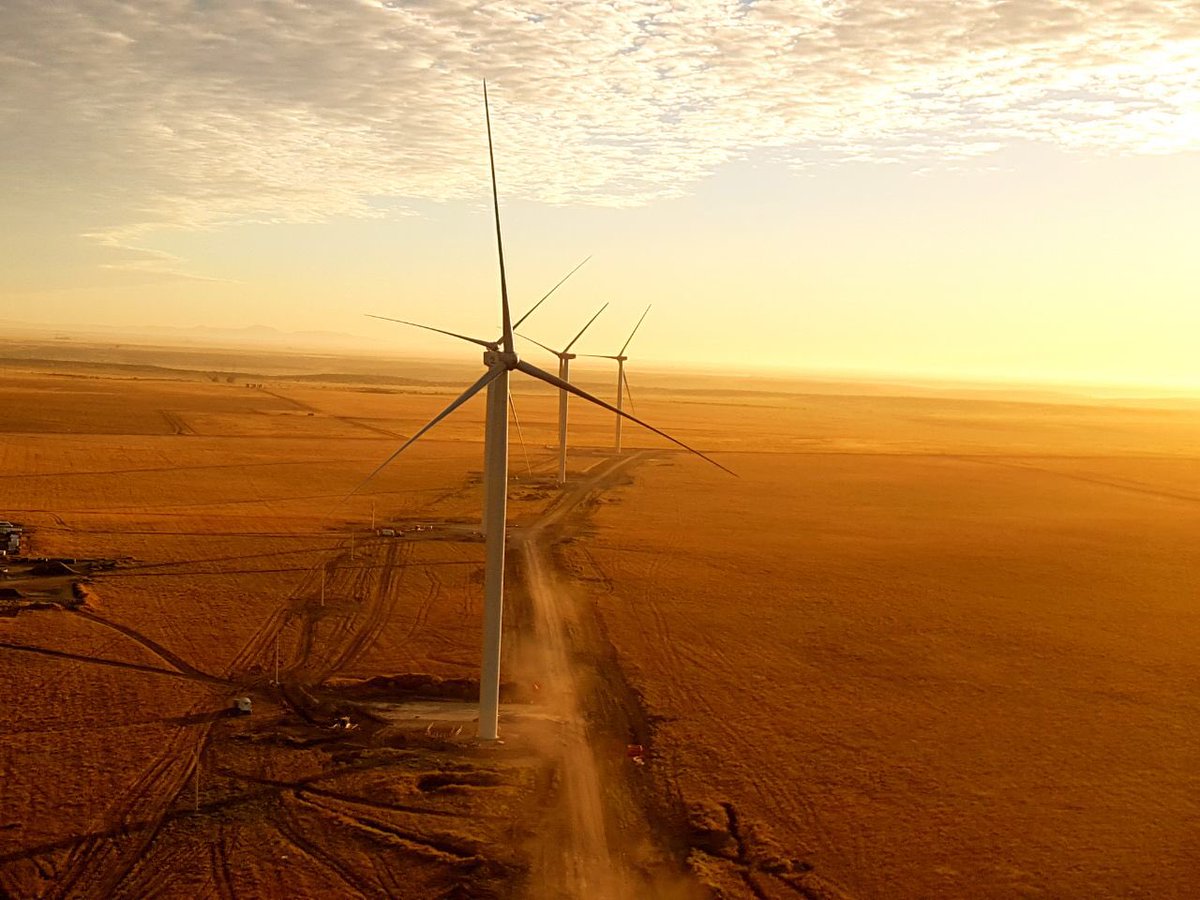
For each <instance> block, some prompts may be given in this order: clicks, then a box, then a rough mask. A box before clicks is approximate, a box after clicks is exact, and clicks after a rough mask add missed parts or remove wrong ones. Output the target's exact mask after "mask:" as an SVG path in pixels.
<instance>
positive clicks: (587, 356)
mask: <svg viewBox="0 0 1200 900" xmlns="http://www.w3.org/2000/svg"><path fill="white" fill-rule="evenodd" d="M575 355H576V356H577V357H579V358H580V359H619V358H620V357H617V356H610V355H609V354H607V353H576V354H575Z"/></svg>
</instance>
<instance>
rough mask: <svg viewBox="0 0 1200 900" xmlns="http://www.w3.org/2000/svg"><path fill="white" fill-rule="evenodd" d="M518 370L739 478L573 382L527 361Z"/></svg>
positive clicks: (708, 457) (694, 450)
mask: <svg viewBox="0 0 1200 900" xmlns="http://www.w3.org/2000/svg"><path fill="white" fill-rule="evenodd" d="M517 368H518V369H520V370H521V371H522V372H524V373H525V374H526V375H532V376H533V377H534V378H537V379H540V380H541V381H544V382H546V384H549V385H553V386H554V387H556V388H558V389H559V390H561V391H566V392H567V393H568V394H574V395H575V396H576V397H580V398H582V399H584V400H588V401H590V402H592V403H594V404H596V405H597V406H599V407H602V408H603V409H607V410H608V411H609V412H612V413H616V414H617V415H618V416H620V417H621V418H623V419H628V420H629V421H631V422H636V423H637V424H639V425H641V426H642V427H643V428H648V429H650V430H651V431H653V432H654V433H655V434H657V435H661V436H662V437H665V438H666V439H667V440H668V441H670V442H671V443H672V444H677V445H678V446H680V447H682V448H683V449H684V450H687V451H688V452H689V453H695V454H696V455H697V456H699V457H700V458H701V459H704V460H707V461H708V462H710V463H712V464H713V465H714V466H716V467H717V468H718V469H721V470H722V471H725V472H728V473H729V474H730V475H733V476H734V477H735V478H736V477H737V472H734V471H733V470H732V469H727V468H725V466H723V465H721V464H720V463H719V462H717V461H716V460H715V459H713V458H712V457H710V456H708V455H706V454H704V453H701V452H700V451H699V450H697V449H696V448H695V447H689V446H688V445H687V444H685V443H684V442H683V441H681V440H679V439H678V438H673V437H671V436H670V435H669V434H667V433H666V432H665V431H662V430H661V429H658V428H655V427H654V426H653V425H651V424H650V423H649V422H643V421H642V420H641V419H639V418H638V417H637V416H631V415H630V414H629V413H627V412H625V411H624V410H620V409H617V408H616V407H615V406H613V405H612V404H611V403H605V402H604V401H603V400H601V399H600V398H599V397H593V396H592V395H591V394H589V393H588V392H587V391H585V390H582V389H580V388H577V387H575V385H573V384H571V382H569V381H564V380H563V379H561V378H559V377H558V376H557V375H551V374H550V373H549V372H546V371H543V370H542V369H539V368H538V367H537V366H534V365H530V364H529V363H527V362H525V360H521V361H520V362H518V363H517Z"/></svg>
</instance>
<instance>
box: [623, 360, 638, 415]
mask: <svg viewBox="0 0 1200 900" xmlns="http://www.w3.org/2000/svg"><path fill="white" fill-rule="evenodd" d="M621 380H622V381H623V382H625V396H626V397H628V398H629V408H630V409H632V410H633V411H634V412H637V410H636V409H634V406H633V391H631V390H630V389H629V376H628V375H627V374H625V370H624V369H622V370H621Z"/></svg>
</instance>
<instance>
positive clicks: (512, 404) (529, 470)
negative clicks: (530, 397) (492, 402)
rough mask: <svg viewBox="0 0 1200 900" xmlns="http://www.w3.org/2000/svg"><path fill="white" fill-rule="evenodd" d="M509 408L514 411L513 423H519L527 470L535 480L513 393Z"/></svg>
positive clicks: (509, 396)
mask: <svg viewBox="0 0 1200 900" xmlns="http://www.w3.org/2000/svg"><path fill="white" fill-rule="evenodd" d="M508 408H509V409H511V410H512V417H513V421H514V422H516V423H517V437H518V438H520V440H521V454H522V455H523V456H524V457H525V469H526V470H527V471H528V472H529V477H530V478H533V466H531V465H530V464H529V451H528V450H527V449H526V448H525V432H523V431H522V430H521V419H520V417H519V416H517V404H516V403H515V402H514V401H513V395H512V391H511V390H509V392H508Z"/></svg>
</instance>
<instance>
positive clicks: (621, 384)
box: [584, 304, 653, 453]
mask: <svg viewBox="0 0 1200 900" xmlns="http://www.w3.org/2000/svg"><path fill="white" fill-rule="evenodd" d="M651 305H653V304H651ZM648 312H650V307H649V306H647V307H646V310H645V312H643V313H642V318H641V319H638V320H637V324H636V325H634V326H633V331H631V332H629V337H628V338H626V339H625V343H624V344H622V345H621V349H620V350H618V351H617V353H616V355H615V356H610V355H606V354H603V353H586V354H584V355H585V356H588V357H591V358H592V359H615V360H616V361H617V406H616V409H615V412H616V414H617V449H616V452H617V453H620V452H621V419H622V418H626V419H629V418H633V417H632V416H628V415H626V414H625V412H624V409H625V404H624V403H623V402H622V397H624V396H625V395H628V396H629V404H630V406H632V405H633V391H631V390H629V379H628V378H626V377H625V360H627V359H629V357H628V356H626V355H625V351H626V349H628V347H629V342H630V341H632V340H633V336H634V335H635V334H637V333H638V329H639V328H641V327H642V320H643V319H645V318H646V313H648Z"/></svg>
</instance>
